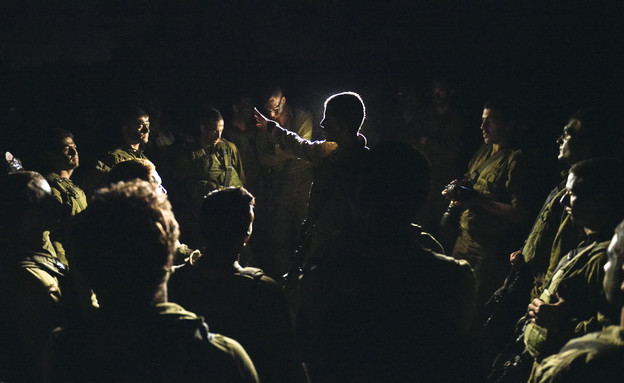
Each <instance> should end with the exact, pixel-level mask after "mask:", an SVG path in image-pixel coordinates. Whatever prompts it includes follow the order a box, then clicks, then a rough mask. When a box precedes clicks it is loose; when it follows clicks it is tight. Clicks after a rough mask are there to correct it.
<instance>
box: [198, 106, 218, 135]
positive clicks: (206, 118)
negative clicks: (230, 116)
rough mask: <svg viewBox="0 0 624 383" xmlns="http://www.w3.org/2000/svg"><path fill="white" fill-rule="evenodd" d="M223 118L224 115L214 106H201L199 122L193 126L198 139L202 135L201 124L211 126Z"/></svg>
mask: <svg viewBox="0 0 624 383" xmlns="http://www.w3.org/2000/svg"><path fill="white" fill-rule="evenodd" d="M221 120H223V115H222V114H221V112H219V110H217V109H216V108H213V107H205V108H201V109H200V111H199V113H197V120H196V121H197V123H196V124H195V127H194V128H193V132H194V136H195V138H196V139H199V138H200V137H201V129H200V125H204V126H205V127H208V126H210V124H213V123H217V122H219V121H221Z"/></svg>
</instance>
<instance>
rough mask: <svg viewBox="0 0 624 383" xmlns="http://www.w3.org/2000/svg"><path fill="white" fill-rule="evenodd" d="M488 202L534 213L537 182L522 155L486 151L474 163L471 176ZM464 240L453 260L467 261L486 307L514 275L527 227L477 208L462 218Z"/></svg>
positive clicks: (457, 244) (481, 150) (486, 147)
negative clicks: (513, 257) (514, 256)
mask: <svg viewBox="0 0 624 383" xmlns="http://www.w3.org/2000/svg"><path fill="white" fill-rule="evenodd" d="M465 177H466V178H469V179H471V180H472V182H473V187H474V190H475V191H476V192H477V193H479V194H480V195H481V196H482V197H483V198H485V199H488V200H491V201H495V202H500V203H505V204H511V205H513V206H514V207H517V208H520V209H522V210H525V211H530V208H529V206H531V205H532V204H531V202H530V201H529V199H530V197H531V195H530V191H531V190H532V187H531V185H532V181H533V180H532V177H531V175H530V172H529V169H528V166H527V164H526V162H525V160H524V157H523V154H522V152H521V151H520V150H511V149H500V150H498V151H497V152H496V153H494V154H492V146H491V145H483V146H481V148H479V150H477V152H476V153H475V155H474V157H473V158H472V160H471V161H470V164H469V167H468V171H467V172H466V174H465ZM460 228H461V231H460V234H459V236H458V238H457V241H456V242H455V247H454V248H453V252H452V255H453V257H455V258H458V259H466V260H468V262H470V265H471V266H472V267H473V269H474V273H475V279H476V281H477V290H478V299H477V300H478V302H479V304H483V303H485V301H487V299H488V298H489V297H490V296H491V295H492V293H494V291H496V289H497V288H499V287H500V286H501V285H502V284H503V281H504V280H505V276H506V275H507V272H508V271H509V254H510V253H511V252H512V251H514V250H515V249H518V248H519V247H520V244H521V241H522V240H523V239H524V238H525V237H524V235H525V232H524V230H525V228H526V227H525V225H523V224H513V223H511V222H508V221H504V220H502V219H501V218H499V217H497V216H496V215H494V214H492V213H491V212H489V211H487V210H486V209H485V208H483V207H481V206H479V205H474V206H471V207H470V208H468V209H466V210H464V211H463V212H462V215H461V218H460Z"/></svg>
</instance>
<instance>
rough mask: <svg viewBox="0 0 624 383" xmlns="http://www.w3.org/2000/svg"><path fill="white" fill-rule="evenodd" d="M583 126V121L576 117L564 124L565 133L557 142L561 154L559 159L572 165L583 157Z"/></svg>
mask: <svg viewBox="0 0 624 383" xmlns="http://www.w3.org/2000/svg"><path fill="white" fill-rule="evenodd" d="M581 128H582V127H581V122H580V121H579V120H577V119H574V118H573V119H571V120H570V121H568V124H567V125H566V126H564V128H563V134H562V135H561V137H559V138H558V139H557V144H559V156H557V158H558V159H559V161H561V162H563V163H565V164H568V165H571V164H574V163H576V162H578V161H580V160H581V159H582V158H581V157H582V154H581V153H582V148H583V146H582V144H583V143H582V138H581V137H580V135H581Z"/></svg>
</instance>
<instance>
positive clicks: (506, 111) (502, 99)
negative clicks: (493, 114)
mask: <svg viewBox="0 0 624 383" xmlns="http://www.w3.org/2000/svg"><path fill="white" fill-rule="evenodd" d="M483 109H495V110H496V111H498V112H499V113H500V114H501V116H502V118H503V119H504V120H505V121H517V120H519V119H520V117H521V116H520V109H521V108H520V106H519V103H518V101H517V100H514V99H512V98H510V97H508V96H504V95H499V96H496V97H494V98H492V99H491V100H489V101H487V102H486V103H485V105H483Z"/></svg>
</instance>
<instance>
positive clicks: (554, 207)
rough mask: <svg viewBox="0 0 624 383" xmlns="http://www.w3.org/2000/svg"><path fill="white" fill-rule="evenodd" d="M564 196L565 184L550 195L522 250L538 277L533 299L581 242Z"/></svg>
mask: <svg viewBox="0 0 624 383" xmlns="http://www.w3.org/2000/svg"><path fill="white" fill-rule="evenodd" d="M565 193H566V189H565V182H562V183H560V184H559V185H557V187H555V188H554V189H553V190H552V191H551V192H550V195H549V196H548V198H546V202H545V203H544V205H543V206H542V209H541V210H540V212H539V214H538V216H537V219H536V220H535V223H534V224H533V228H532V229H531V232H530V234H529V236H528V238H527V240H526V242H525V243H524V246H523V248H522V255H523V258H524V262H525V263H527V264H528V265H530V267H531V272H532V273H533V275H534V277H535V283H534V286H533V289H532V291H531V299H534V298H538V297H539V296H540V294H541V293H542V291H543V290H544V289H545V288H546V287H547V286H546V284H547V282H548V281H549V280H550V277H551V276H552V273H553V271H554V270H555V268H556V267H557V265H558V264H559V261H560V260H561V258H562V257H563V256H564V255H566V254H567V253H568V252H569V251H571V250H572V249H575V248H576V247H578V245H579V243H580V241H581V239H580V234H579V230H578V228H577V227H576V226H575V225H574V224H573V223H572V221H571V220H570V217H569V215H568V214H567V213H566V212H565V210H564V209H563V206H562V205H561V202H560V201H561V198H562V197H563V195H564V194H565Z"/></svg>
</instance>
